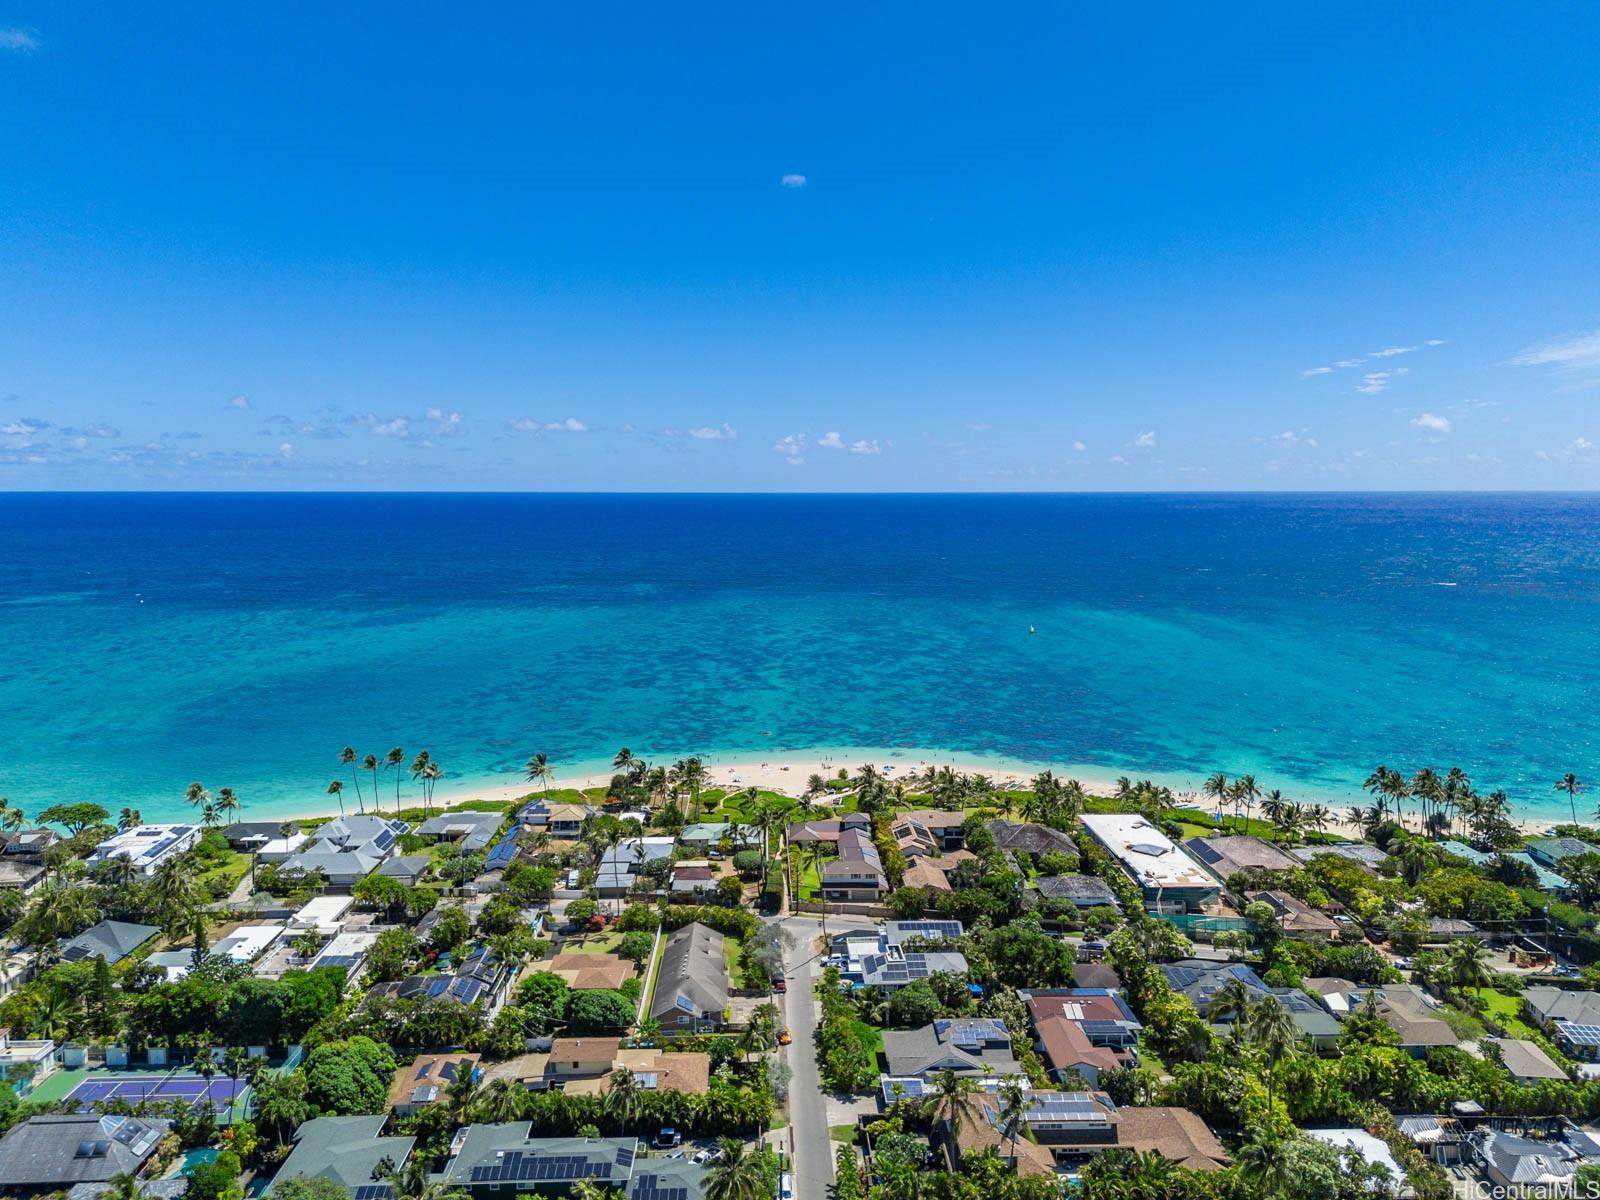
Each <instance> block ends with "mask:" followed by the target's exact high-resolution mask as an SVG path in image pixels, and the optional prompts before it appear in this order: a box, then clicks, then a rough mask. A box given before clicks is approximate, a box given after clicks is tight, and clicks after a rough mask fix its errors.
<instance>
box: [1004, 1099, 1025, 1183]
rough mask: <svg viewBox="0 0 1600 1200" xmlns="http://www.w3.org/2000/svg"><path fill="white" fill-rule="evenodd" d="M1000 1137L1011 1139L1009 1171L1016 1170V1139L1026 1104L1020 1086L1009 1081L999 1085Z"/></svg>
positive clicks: (1019, 1133)
mask: <svg viewBox="0 0 1600 1200" xmlns="http://www.w3.org/2000/svg"><path fill="white" fill-rule="evenodd" d="M999 1096H1000V1112H999V1114H998V1116H999V1118H1000V1136H1001V1137H1005V1138H1010V1139H1011V1169H1012V1170H1013V1171H1015V1170H1016V1169H1017V1139H1018V1138H1019V1137H1021V1136H1022V1126H1023V1125H1024V1124H1025V1121H1026V1117H1027V1112H1028V1104H1027V1101H1026V1100H1025V1099H1024V1098H1023V1095H1022V1085H1021V1084H1019V1083H1018V1082H1017V1081H1016V1080H1014V1079H1010V1080H1007V1081H1006V1082H1005V1083H1003V1084H1001V1085H1000V1093H999Z"/></svg>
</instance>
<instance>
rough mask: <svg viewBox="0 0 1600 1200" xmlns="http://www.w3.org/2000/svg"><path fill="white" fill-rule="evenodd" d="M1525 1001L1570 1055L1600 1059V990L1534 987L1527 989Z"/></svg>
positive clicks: (1532, 1014)
mask: <svg viewBox="0 0 1600 1200" xmlns="http://www.w3.org/2000/svg"><path fill="white" fill-rule="evenodd" d="M1522 1005H1523V1008H1525V1009H1526V1010H1527V1013H1528V1016H1529V1017H1530V1018H1532V1020H1533V1022H1534V1023H1535V1024H1536V1025H1538V1026H1539V1028H1540V1029H1542V1030H1544V1032H1545V1033H1546V1034H1547V1035H1548V1036H1549V1037H1550V1038H1552V1039H1553V1040H1554V1041H1555V1043H1556V1045H1557V1046H1558V1047H1559V1048H1560V1050H1561V1053H1563V1054H1565V1055H1566V1056H1567V1057H1568V1058H1576V1059H1581V1060H1583V1061H1585V1062H1594V1061H1596V1060H1600V993H1596V992H1569V991H1567V990H1565V989H1563V988H1556V987H1531V988H1526V989H1525V990H1524V991H1523V993H1522Z"/></svg>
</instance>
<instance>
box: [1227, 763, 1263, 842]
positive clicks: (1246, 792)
mask: <svg viewBox="0 0 1600 1200" xmlns="http://www.w3.org/2000/svg"><path fill="white" fill-rule="evenodd" d="M1233 793H1234V796H1235V797H1236V798H1238V799H1239V800H1240V801H1242V802H1243V803H1244V825H1243V829H1244V831H1245V832H1246V833H1248V832H1250V806H1251V805H1252V804H1254V803H1255V801H1256V797H1257V796H1259V795H1261V789H1260V788H1259V787H1257V786H1256V777H1255V776H1254V775H1241V776H1239V778H1238V779H1236V780H1234V784H1233Z"/></svg>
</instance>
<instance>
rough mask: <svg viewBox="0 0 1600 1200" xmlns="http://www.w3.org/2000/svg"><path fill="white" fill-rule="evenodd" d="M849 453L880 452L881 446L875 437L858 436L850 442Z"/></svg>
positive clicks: (881, 451)
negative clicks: (858, 437)
mask: <svg viewBox="0 0 1600 1200" xmlns="http://www.w3.org/2000/svg"><path fill="white" fill-rule="evenodd" d="M850 453H851V454H882V453H883V447H882V446H880V445H878V439H877V438H860V439H857V440H856V441H853V442H851V443H850Z"/></svg>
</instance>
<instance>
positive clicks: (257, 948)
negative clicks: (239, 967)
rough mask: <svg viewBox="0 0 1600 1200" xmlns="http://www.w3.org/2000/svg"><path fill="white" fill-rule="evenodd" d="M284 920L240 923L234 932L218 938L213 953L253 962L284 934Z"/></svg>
mask: <svg viewBox="0 0 1600 1200" xmlns="http://www.w3.org/2000/svg"><path fill="white" fill-rule="evenodd" d="M283 931H284V925H283V922H282V921H260V922H256V923H254V924H250V925H240V926H239V927H238V928H237V929H235V930H234V931H233V932H232V933H229V934H225V935H224V936H223V937H220V938H218V939H217V942H216V944H215V945H214V946H212V947H211V953H212V954H216V955H220V956H221V957H223V958H227V959H231V960H232V961H234V962H236V963H253V962H255V960H256V959H258V958H260V957H261V956H262V955H263V954H265V953H266V952H267V950H268V948H269V947H271V945H272V944H273V943H274V942H276V941H277V940H278V939H279V938H281V937H282V936H283Z"/></svg>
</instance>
